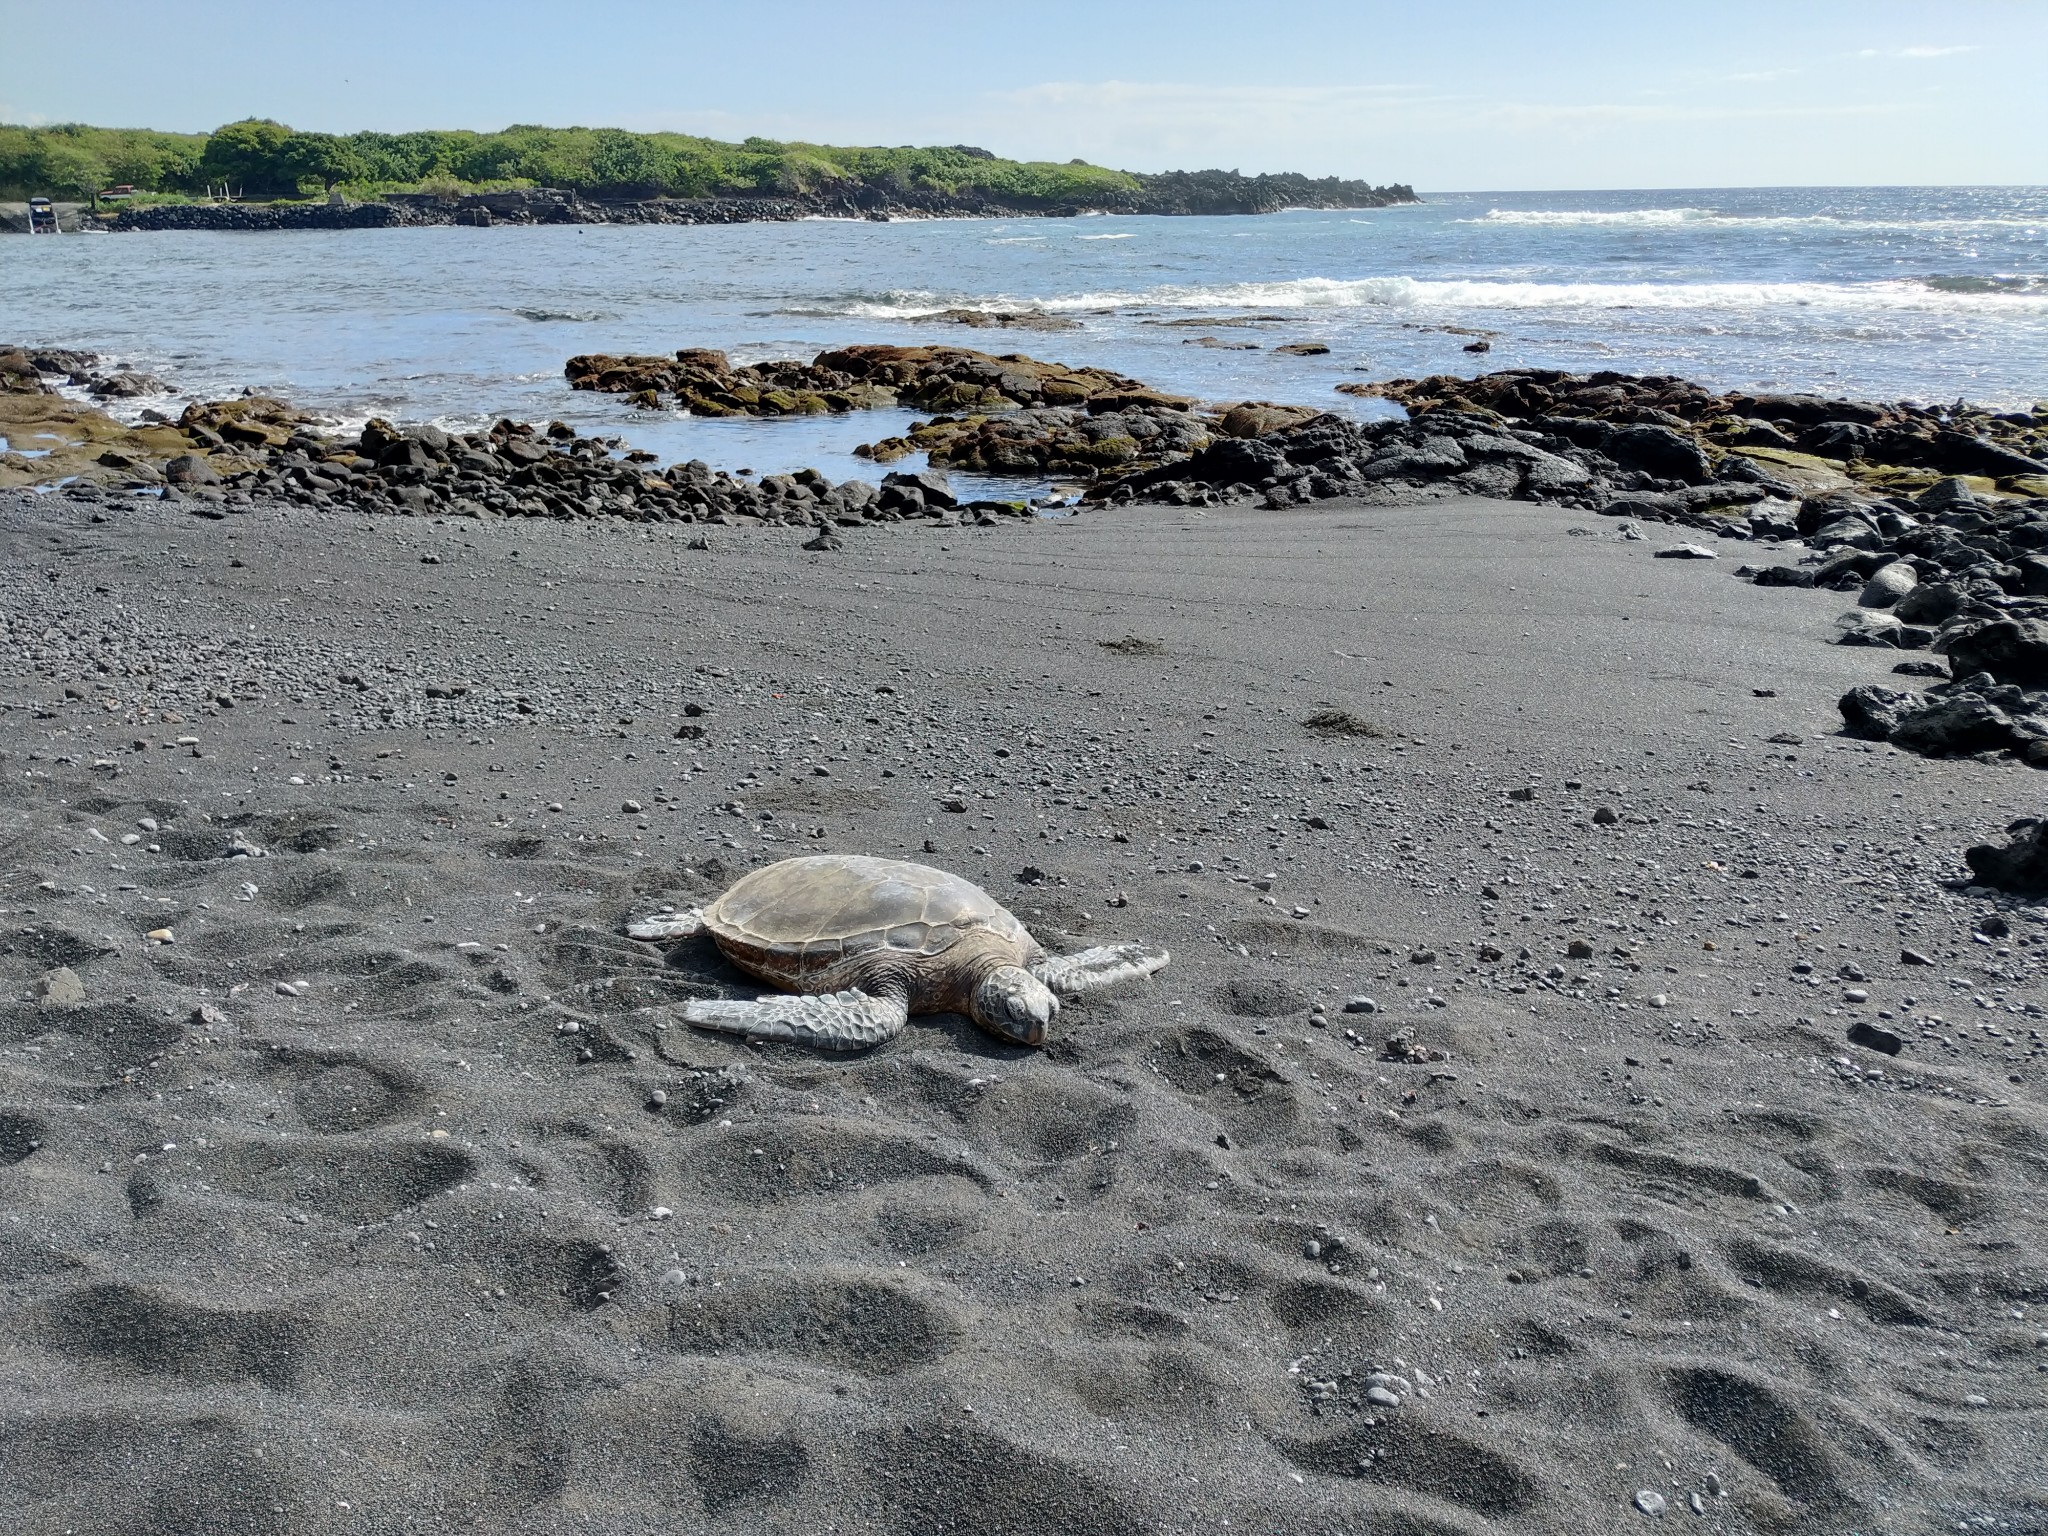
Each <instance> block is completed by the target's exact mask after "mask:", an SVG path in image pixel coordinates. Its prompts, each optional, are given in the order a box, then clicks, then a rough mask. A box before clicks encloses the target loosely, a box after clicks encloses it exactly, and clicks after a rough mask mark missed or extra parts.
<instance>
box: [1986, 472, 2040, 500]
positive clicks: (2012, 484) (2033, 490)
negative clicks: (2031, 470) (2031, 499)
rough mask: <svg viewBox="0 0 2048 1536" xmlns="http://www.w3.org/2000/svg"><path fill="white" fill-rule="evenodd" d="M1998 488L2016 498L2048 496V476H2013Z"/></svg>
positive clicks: (2000, 483)
mask: <svg viewBox="0 0 2048 1536" xmlns="http://www.w3.org/2000/svg"><path fill="white" fill-rule="evenodd" d="M1998 488H1999V489H2000V490H2001V491H2008V492H2010V493H2011V494H2013V495H2014V496H2048V475H2011V476H2008V477H2007V478H2006V479H2004V480H2001V481H1999V482H1998Z"/></svg>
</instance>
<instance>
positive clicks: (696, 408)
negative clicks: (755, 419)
mask: <svg viewBox="0 0 2048 1536" xmlns="http://www.w3.org/2000/svg"><path fill="white" fill-rule="evenodd" d="M680 402H681V404H682V407H683V409H684V410H686V411H688V412H689V413H690V414H691V415H692V416H744V415H746V412H745V411H744V410H742V409H740V407H738V406H737V405H734V404H731V403H729V402H727V401H725V400H722V399H720V398H719V397H718V396H716V395H700V394H695V393H691V394H687V395H683V396H681V397H680Z"/></svg>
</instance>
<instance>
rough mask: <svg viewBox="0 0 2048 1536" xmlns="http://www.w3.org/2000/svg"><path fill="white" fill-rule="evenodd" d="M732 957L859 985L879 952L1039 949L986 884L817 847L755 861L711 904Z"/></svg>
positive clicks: (806, 979)
mask: <svg viewBox="0 0 2048 1536" xmlns="http://www.w3.org/2000/svg"><path fill="white" fill-rule="evenodd" d="M704 926H705V927H706V928H708V929H709V930H710V932H711V935H712V937H713V938H714V939H716V940H717V942H718V947H719V948H720V949H722V950H723V951H725V953H726V955H727V956H728V957H729V958H731V960H732V961H733V963H734V964H736V965H738V966H739V967H740V968H741V969H742V970H745V971H748V972H750V973H752V974H753V975H755V976H758V977H760V978H761V979H762V980H763V981H766V982H768V983H770V984H771V985H774V986H778V987H782V988H785V989H787V990H789V991H792V992H819V991H837V990H838V989H840V988H842V987H850V986H858V985H860V983H861V981H862V980H863V978H864V976H865V975H866V974H867V973H868V972H869V971H870V970H871V969H872V967H873V966H874V964H875V962H877V961H888V962H892V963H893V964H895V965H897V966H899V967H908V968H910V969H911V970H912V971H913V972H914V971H916V970H919V969H922V968H925V967H928V966H929V965H930V963H931V962H932V961H933V960H935V959H936V958H937V957H938V956H940V955H943V954H944V953H945V952H946V951H947V950H949V949H951V948H953V947H954V946H955V945H956V944H959V943H961V942H962V941H963V940H968V939H976V940H979V941H980V943H981V944H984V945H988V944H993V945H996V946H1001V947H1010V948H1014V950H1015V952H1016V954H1015V959H1014V960H1013V961H1012V962H1011V963H1013V964H1021V963H1023V962H1024V961H1025V960H1026V959H1027V958H1029V957H1030V956H1031V955H1033V954H1035V953H1036V951H1037V948H1038V946H1037V945H1036V944H1034V943H1033V942H1032V939H1031V936H1030V934H1028V933H1027V932H1025V930H1024V925H1023V924H1022V923H1020V922H1018V921H1017V919H1016V918H1015V917H1013V916H1011V915H1010V913H1009V912H1008V911H1007V910H1006V909H1005V908H1004V907H1003V906H1002V905H1001V903H999V902H998V901H996V899H995V898H994V897H993V896H991V895H989V893H988V892H987V891H984V890H983V889H982V888H981V887H980V886H978V885H975V884H973V883H971V882H969V881H966V880H963V879H961V878H960V877H959V876H958V875H953V874H948V873H947V872H946V871H945V870H943V869H933V868H931V867H930V866H928V865H924V864H907V863H904V862H902V861H901V860H898V859H872V858H864V857H861V856H859V855H857V854H836V853H826V854H813V855H810V856H807V857H804V858H797V859H784V860H783V861H782V862H781V863H779V864H770V865H768V866H767V867H766V868H765V869H757V870H755V871H754V872H753V873H752V874H750V875H747V876H745V877H744V878H743V879H741V880H740V881H738V882H737V883H736V884H734V885H733V886H731V887H730V888H729V889H727V891H726V892H725V894H724V895H722V896H720V897H719V898H718V899H717V900H716V901H714V902H713V903H712V904H711V905H710V906H709V907H707V908H706V909H705V911H704Z"/></svg>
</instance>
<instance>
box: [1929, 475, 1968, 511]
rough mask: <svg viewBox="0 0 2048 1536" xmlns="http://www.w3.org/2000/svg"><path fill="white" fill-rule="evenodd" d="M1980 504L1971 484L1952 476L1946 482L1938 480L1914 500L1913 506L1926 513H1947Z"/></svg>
mask: <svg viewBox="0 0 2048 1536" xmlns="http://www.w3.org/2000/svg"><path fill="white" fill-rule="evenodd" d="M1979 504H1980V503H1979V502H1978V500H1977V493H1976V492H1975V491H1973V490H1971V489H1970V485H1969V482H1968V481H1967V480H1964V479H1963V478H1962V477H1961V476H1960V475H1950V476H1949V477H1948V478H1947V479H1945V480H1937V481H1935V482H1934V484H1932V485H1930V486H1929V487H1927V489H1926V490H1924V491H1922V492H1921V493H1920V494H1919V495H1918V496H1915V497H1914V498H1913V505H1914V506H1916V507H1919V508H1920V509H1921V510H1922V511H1925V512H1946V511H1948V510H1949V509H1951V508H1953V507H1974V506H1977V505H1979Z"/></svg>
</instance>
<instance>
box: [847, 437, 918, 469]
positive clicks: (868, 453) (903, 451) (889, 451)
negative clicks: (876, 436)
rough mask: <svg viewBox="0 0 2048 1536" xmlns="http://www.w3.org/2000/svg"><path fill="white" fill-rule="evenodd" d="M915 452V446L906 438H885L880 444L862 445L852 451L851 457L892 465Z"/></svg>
mask: <svg viewBox="0 0 2048 1536" xmlns="http://www.w3.org/2000/svg"><path fill="white" fill-rule="evenodd" d="M915 452H917V446H916V445H915V444H914V443H912V442H911V441H910V440H909V439H908V438H902V437H885V438H883V439H882V440H881V441H880V442H874V443H862V444H861V445H860V446H859V447H858V448H856V449H854V450H853V456H854V457H855V458H857V459H872V460H874V462H875V463H877V464H893V463H895V462H896V461H897V460H898V459H902V458H908V457H909V456H910V455H911V454H913V453H915Z"/></svg>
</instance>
